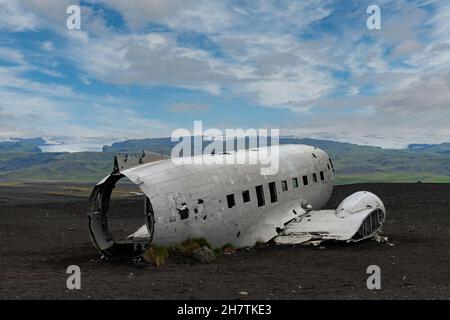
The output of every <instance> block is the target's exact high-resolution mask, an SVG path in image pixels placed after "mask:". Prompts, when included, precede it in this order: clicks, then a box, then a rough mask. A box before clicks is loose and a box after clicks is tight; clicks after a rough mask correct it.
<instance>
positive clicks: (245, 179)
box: [121, 145, 333, 247]
mask: <svg viewBox="0 0 450 320" xmlns="http://www.w3.org/2000/svg"><path fill="white" fill-rule="evenodd" d="M269 148H270V147H269ZM236 152H237V153H247V155H249V153H250V155H251V153H252V152H253V151H252V150H240V151H236ZM236 152H235V153H236ZM235 153H232V154H229V155H225V156H229V157H231V156H235ZM214 156H217V155H210V157H214ZM278 159H279V170H278V171H277V173H276V174H271V175H262V174H261V164H204V163H203V164H183V165H180V164H175V163H173V162H172V161H171V160H165V161H159V162H155V163H148V164H144V165H141V166H137V167H134V168H131V169H128V170H124V171H122V172H121V173H122V174H123V175H125V176H127V177H128V178H129V179H130V180H131V181H133V182H134V183H136V184H137V185H139V187H140V188H141V189H142V191H143V192H144V193H145V194H146V195H147V197H148V201H147V203H148V205H149V206H150V207H151V212H152V214H153V216H154V227H153V241H152V244H155V245H163V246H170V245H174V244H177V243H180V242H182V241H184V240H186V239H187V238H205V239H206V240H207V241H208V242H210V243H211V244H212V245H213V246H215V247H219V246H223V245H225V244H228V243H230V244H233V245H234V246H236V247H244V246H252V245H254V244H255V243H256V242H266V241H269V240H270V239H271V238H273V237H274V236H275V235H276V234H277V228H280V227H283V224H284V223H286V222H288V221H290V220H292V219H293V218H295V217H296V215H297V211H299V208H304V207H305V205H307V204H308V205H311V206H312V209H314V210H318V209H321V208H322V207H323V206H324V205H325V204H326V203H327V201H328V200H329V198H330V195H331V193H332V189H333V167H332V162H331V160H330V158H329V157H328V155H327V154H326V153H325V152H324V151H322V150H320V149H318V148H314V147H310V146H305V145H280V146H279V158H278ZM193 162H194V163H195V161H193Z"/></svg>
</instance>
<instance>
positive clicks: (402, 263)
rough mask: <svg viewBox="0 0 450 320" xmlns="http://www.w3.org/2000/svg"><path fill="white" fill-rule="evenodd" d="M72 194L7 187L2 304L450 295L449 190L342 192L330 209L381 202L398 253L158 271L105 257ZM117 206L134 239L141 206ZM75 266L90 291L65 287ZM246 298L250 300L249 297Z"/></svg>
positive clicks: (235, 257)
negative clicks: (357, 196) (371, 283)
mask: <svg viewBox="0 0 450 320" xmlns="http://www.w3.org/2000/svg"><path fill="white" fill-rule="evenodd" d="M69 186H70V185H69ZM62 187H64V192H60V190H61V189H62ZM67 187H68V185H67V184H65V185H54V184H45V183H40V184H34V185H28V186H14V185H12V186H3V187H0V217H1V220H0V240H1V246H0V257H1V259H0V298H2V299H27V298H33V299H34V298H37V299H53V298H59V299H86V298H91V299H110V298H113V299H118V298H125V299H129V298H137V299H141V298H145V299H356V298H363V299H449V298H450V288H449V282H450V260H449V253H450V185H444V184H367V185H349V186H339V187H336V188H335V191H334V193H333V196H332V199H331V200H330V203H329V205H328V207H330V208H335V207H336V206H337V204H338V203H339V202H340V201H341V200H343V199H344V198H345V197H346V196H347V195H350V194H351V193H353V192H355V191H359V190H367V191H372V192H374V193H375V194H377V195H378V196H380V198H381V199H382V200H383V201H384V203H385V205H386V208H387V217H388V218H387V221H386V223H385V226H384V234H385V235H387V236H388V237H389V242H390V243H392V244H393V246H390V245H388V244H382V243H378V242H376V241H373V240H370V241H365V242H361V243H357V244H351V245H347V244H335V243H327V244H323V245H322V246H320V247H305V246H296V247H292V246H274V245H267V246H263V247H259V248H256V249H252V250H242V251H239V252H236V253H234V254H232V255H224V256H220V257H219V258H217V259H216V261H215V262H213V263H211V264H207V265H200V264H183V263H182V262H180V261H169V262H168V263H167V264H166V265H164V266H162V267H159V268H155V267H152V266H149V265H146V264H143V263H139V264H128V265H125V264H119V263H108V262H106V261H103V260H101V259H100V257H99V254H98V253H97V251H96V250H95V249H94V248H93V246H92V245H91V242H90V239H89V235H88V232H87V218H86V213H85V211H86V206H87V194H83V192H81V194H80V193H79V192H78V191H79V189H77V190H75V191H73V190H70V188H69V189H67ZM82 187H83V188H84V187H86V186H82ZM89 187H90V186H89ZM55 190H56V191H55ZM113 206H114V209H115V210H114V214H113V218H114V219H113V221H112V223H115V224H116V225H117V226H118V227H117V228H118V229H117V232H125V233H126V232H128V229H129V226H128V223H127V222H129V221H134V219H130V218H131V217H140V216H139V214H140V213H141V212H142V199H140V198H139V197H132V198H121V199H117V200H115V201H113ZM72 264H76V265H79V266H80V267H81V271H82V288H81V290H72V291H71V290H68V289H67V287H66V279H67V277H68V274H66V269H67V267H68V266H69V265H72ZM370 265H378V266H380V268H381V283H382V289H381V290H368V289H367V287H366V280H367V277H368V276H369V275H368V274H367V273H366V270H367V267H368V266H370ZM242 291H245V292H248V296H241V295H240V294H239V293H240V292H242Z"/></svg>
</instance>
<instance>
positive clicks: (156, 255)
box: [143, 246, 169, 267]
mask: <svg viewBox="0 0 450 320" xmlns="http://www.w3.org/2000/svg"><path fill="white" fill-rule="evenodd" d="M168 257H169V249H168V248H165V247H158V246H151V247H150V248H148V249H147V251H145V253H144V256H143V258H144V260H145V261H147V262H148V263H151V264H153V265H154V266H155V267H159V266H162V265H164V264H165V263H166V260H167V258H168Z"/></svg>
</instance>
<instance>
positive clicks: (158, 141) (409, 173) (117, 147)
mask: <svg viewBox="0 0 450 320" xmlns="http://www.w3.org/2000/svg"><path fill="white" fill-rule="evenodd" d="M176 143H177V142H172V141H171V139H170V138H152V139H140V140H126V141H122V142H116V143H113V144H111V145H107V146H104V147H103V150H102V151H99V152H74V153H68V152H42V149H41V147H43V146H44V145H45V144H46V140H45V139H43V138H33V139H18V138H15V139H10V141H5V142H0V180H8V181H11V180H19V181H30V180H55V181H92V182H96V181H98V180H100V179H101V178H102V177H104V176H105V175H107V174H108V173H109V172H110V171H111V170H112V166H113V158H114V155H115V154H117V153H139V152H142V150H147V151H150V152H152V153H154V158H155V160H159V159H162V158H165V157H168V156H170V153H171V150H172V148H173V146H174V145H175V144H176ZM286 143H292V144H307V145H313V146H316V147H318V148H321V149H323V150H325V151H326V152H328V154H329V155H330V156H331V157H332V158H333V160H334V163H335V168H336V183H338V184H346V183H358V182H419V181H421V182H446V183H448V182H450V143H443V144H411V145H409V146H408V147H407V148H405V149H383V148H380V147H374V146H363V145H356V144H351V143H345V142H337V141H329V140H317V139H308V138H297V137H281V138H280V144H286ZM205 144H209V142H205Z"/></svg>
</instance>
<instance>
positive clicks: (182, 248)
mask: <svg viewBox="0 0 450 320" xmlns="http://www.w3.org/2000/svg"><path fill="white" fill-rule="evenodd" d="M204 246H206V247H208V248H209V249H211V250H212V247H211V245H210V244H209V243H208V241H206V240H205V239H203V238H188V239H186V241H184V242H182V243H180V244H179V245H177V246H175V247H174V248H173V251H175V252H177V253H182V254H191V253H192V252H194V251H195V250H197V249H199V248H202V247H204Z"/></svg>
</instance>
